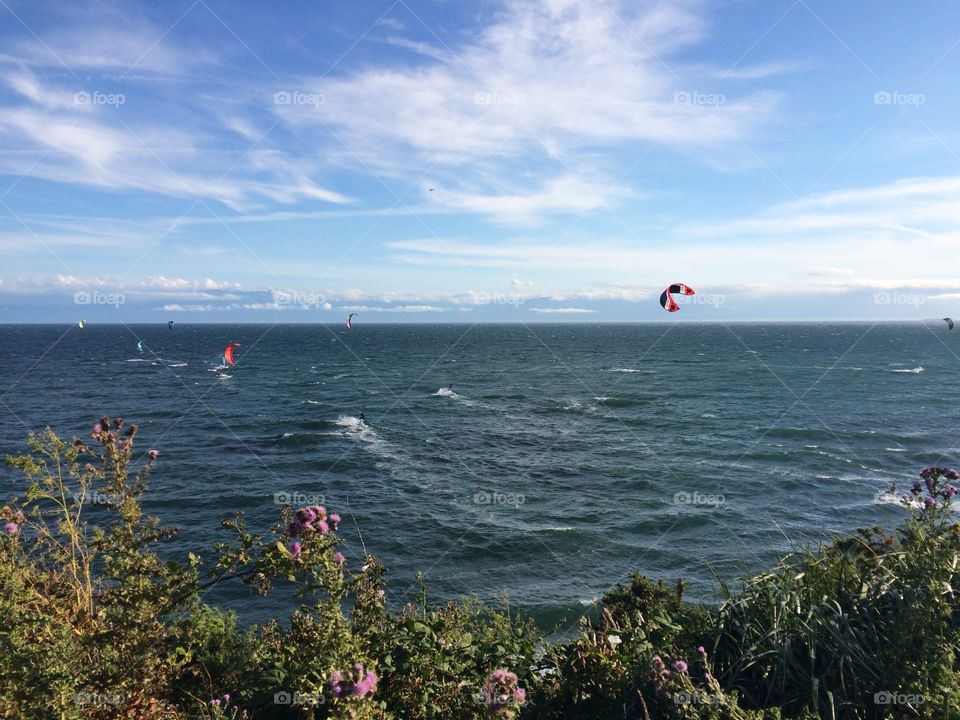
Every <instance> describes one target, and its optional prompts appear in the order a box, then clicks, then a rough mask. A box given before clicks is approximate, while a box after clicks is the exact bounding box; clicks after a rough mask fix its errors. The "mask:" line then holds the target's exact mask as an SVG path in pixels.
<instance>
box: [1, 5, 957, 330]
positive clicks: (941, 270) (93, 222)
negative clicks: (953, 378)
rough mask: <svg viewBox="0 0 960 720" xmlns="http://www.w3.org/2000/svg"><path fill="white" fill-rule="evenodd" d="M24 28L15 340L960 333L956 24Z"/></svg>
mask: <svg viewBox="0 0 960 720" xmlns="http://www.w3.org/2000/svg"><path fill="white" fill-rule="evenodd" d="M0 18H2V20H0V322H76V321H77V320H79V319H84V320H86V321H87V322H103V323H108V322H125V323H129V322H164V323H165V322H166V321H167V320H175V321H177V322H184V323H190V322H339V321H342V319H343V318H344V317H345V316H346V314H348V313H351V312H352V313H357V314H358V317H357V318H356V321H357V322H358V323H360V322H491V321H502V322H557V321H576V322H604V321H617V322H624V321H627V322H629V321H637V322H646V321H664V322H675V321H688V322H689V321H693V322H698V321H714V320H716V321H735V320H825V321H830V320H855V319H860V320H923V319H929V318H938V317H942V316H945V315H951V314H957V315H960V233H958V230H957V226H956V225H954V223H955V222H957V221H958V219H960V202H958V201H957V200H958V198H960V125H958V124H957V122H956V118H957V117H958V116H960V91H958V86H957V82H956V78H957V77H960V4H958V3H956V2H953V1H952V0H926V1H925V2H923V3H904V2H901V0H869V1H868V0H856V1H851V2H843V3H838V2H835V0H712V1H710V0H702V1H697V0H690V1H687V0H669V1H665V2H658V1H655V0H632V1H630V0H627V1H624V2H617V0H510V1H508V2H489V1H486V0H480V1H478V2H471V3H462V2H454V1H453V0H393V1H386V0H385V1H383V2H379V1H374V0H360V1H358V2H354V3H342V2H327V1H317V2H310V3H279V2H260V3H236V2H227V1H226V0H224V1H221V2H218V1H215V0H195V1H193V2H191V1H189V0H183V1H179V0H172V1H171V2H165V3H152V2H135V1H131V2H122V3H120V2H117V3H114V2H78V3H69V4H68V3H60V2H44V1H43V0H40V1H37V0H0ZM675 282H682V283H686V284H687V285H690V286H691V287H693V288H694V289H695V290H696V291H697V294H696V295H695V296H693V297H686V298H680V299H679V303H680V304H681V309H680V311H679V312H677V313H673V314H669V313H666V312H664V311H663V309H661V307H660V304H659V301H658V300H659V296H660V292H661V291H662V290H663V288H664V287H665V286H666V285H668V284H670V283H675Z"/></svg>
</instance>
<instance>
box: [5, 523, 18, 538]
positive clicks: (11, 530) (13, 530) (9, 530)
mask: <svg viewBox="0 0 960 720" xmlns="http://www.w3.org/2000/svg"><path fill="white" fill-rule="evenodd" d="M19 529H20V526H19V525H17V524H16V523H12V522H8V523H7V524H6V525H4V526H3V531H4V532H5V533H6V534H7V535H16V534H17V531H18V530H19Z"/></svg>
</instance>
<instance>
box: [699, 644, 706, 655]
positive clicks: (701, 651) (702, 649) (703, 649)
mask: <svg viewBox="0 0 960 720" xmlns="http://www.w3.org/2000/svg"><path fill="white" fill-rule="evenodd" d="M697 652H698V653H700V654H701V655H706V654H707V650H706V648H704V647H703V645H701V646H700V647H698V648H697Z"/></svg>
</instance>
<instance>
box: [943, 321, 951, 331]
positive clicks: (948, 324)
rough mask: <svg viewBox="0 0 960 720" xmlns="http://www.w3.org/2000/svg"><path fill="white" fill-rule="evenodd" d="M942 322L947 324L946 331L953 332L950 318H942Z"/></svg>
mask: <svg viewBox="0 0 960 720" xmlns="http://www.w3.org/2000/svg"><path fill="white" fill-rule="evenodd" d="M943 321H944V322H945V323H946V324H947V329H948V330H953V320H952V319H951V318H944V319H943Z"/></svg>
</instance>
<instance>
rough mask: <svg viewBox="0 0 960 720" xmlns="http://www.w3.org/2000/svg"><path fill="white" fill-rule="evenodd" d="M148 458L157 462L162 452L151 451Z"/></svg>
mask: <svg viewBox="0 0 960 720" xmlns="http://www.w3.org/2000/svg"><path fill="white" fill-rule="evenodd" d="M147 457H149V458H150V459H151V460H156V459H157V458H158V457H160V451H159V450H151V451H150V452H148V453H147Z"/></svg>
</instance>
